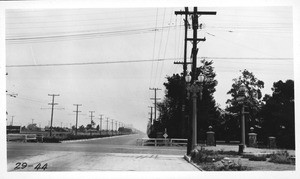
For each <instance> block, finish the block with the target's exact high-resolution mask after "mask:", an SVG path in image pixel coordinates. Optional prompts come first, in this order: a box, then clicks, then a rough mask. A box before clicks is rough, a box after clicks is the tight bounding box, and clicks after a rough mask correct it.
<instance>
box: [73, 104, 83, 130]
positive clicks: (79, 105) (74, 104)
mask: <svg viewBox="0 0 300 179" xmlns="http://www.w3.org/2000/svg"><path fill="white" fill-rule="evenodd" d="M73 105H74V106H76V111H74V112H76V125H75V127H76V128H75V135H77V124H78V113H79V112H81V111H78V106H82V104H73Z"/></svg>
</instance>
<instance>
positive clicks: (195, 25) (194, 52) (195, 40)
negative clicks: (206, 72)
mask: <svg viewBox="0 0 300 179" xmlns="http://www.w3.org/2000/svg"><path fill="white" fill-rule="evenodd" d="M175 14H176V15H185V18H186V21H187V16H188V15H191V16H192V29H193V38H187V37H185V44H186V42H187V41H192V43H193V48H192V54H191V55H192V72H191V73H192V80H191V83H193V82H194V81H195V80H197V74H196V69H197V54H198V48H197V44H198V42H199V41H205V40H206V39H205V38H199V39H198V37H197V30H198V27H199V23H198V17H199V16H201V15H216V14H217V13H216V12H213V11H198V9H197V7H194V11H188V8H187V7H185V11H175ZM186 23H187V22H186ZM186 27H187V26H186ZM185 29H186V31H185V34H187V28H185ZM184 58H185V61H184V63H183V64H184V74H185V75H186V72H185V70H186V68H185V66H186V65H187V63H186V46H185V57H184ZM184 78H185V76H184ZM191 129H192V123H191V120H190V118H189V120H188V131H192V130H191ZM191 141H192V132H188V145H187V154H188V155H189V154H190V152H191V149H192V146H191V145H192V142H191Z"/></svg>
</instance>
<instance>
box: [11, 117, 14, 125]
mask: <svg viewBox="0 0 300 179" xmlns="http://www.w3.org/2000/svg"><path fill="white" fill-rule="evenodd" d="M14 117H15V116H11V126H13V125H14Z"/></svg>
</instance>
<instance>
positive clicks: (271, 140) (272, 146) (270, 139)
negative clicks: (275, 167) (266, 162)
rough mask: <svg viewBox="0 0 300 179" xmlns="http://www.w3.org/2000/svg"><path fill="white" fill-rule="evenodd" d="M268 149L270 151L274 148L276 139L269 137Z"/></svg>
mask: <svg viewBox="0 0 300 179" xmlns="http://www.w3.org/2000/svg"><path fill="white" fill-rule="evenodd" d="M268 147H269V148H271V149H274V148H276V137H269V141H268Z"/></svg>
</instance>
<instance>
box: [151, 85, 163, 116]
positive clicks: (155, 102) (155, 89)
mask: <svg viewBox="0 0 300 179" xmlns="http://www.w3.org/2000/svg"><path fill="white" fill-rule="evenodd" d="M149 90H154V98H150V99H152V100H154V120H153V121H156V104H157V100H158V99H160V98H157V97H156V91H157V90H161V89H158V88H149Z"/></svg>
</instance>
